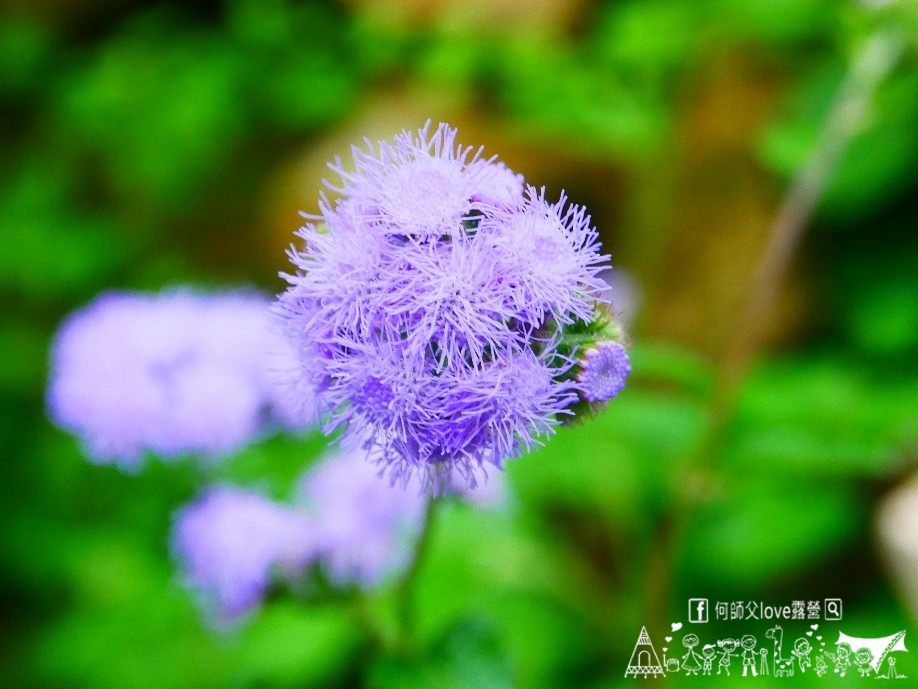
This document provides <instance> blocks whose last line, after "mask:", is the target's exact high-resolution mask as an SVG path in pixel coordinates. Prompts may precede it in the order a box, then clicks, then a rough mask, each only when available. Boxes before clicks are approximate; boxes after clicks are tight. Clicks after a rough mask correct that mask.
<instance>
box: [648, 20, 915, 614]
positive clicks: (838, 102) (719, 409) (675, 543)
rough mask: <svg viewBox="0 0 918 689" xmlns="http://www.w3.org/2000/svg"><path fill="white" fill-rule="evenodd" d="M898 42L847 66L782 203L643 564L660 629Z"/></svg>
mask: <svg viewBox="0 0 918 689" xmlns="http://www.w3.org/2000/svg"><path fill="white" fill-rule="evenodd" d="M903 48H904V40H903V37H902V35H901V33H900V32H899V31H898V30H896V29H895V28H894V27H881V28H879V29H877V30H876V31H875V32H874V33H873V35H872V36H871V37H870V38H869V39H868V41H867V42H866V44H865V45H864V47H863V48H862V50H861V51H860V53H859V54H858V55H857V57H856V59H855V60H854V61H853V62H852V64H851V68H850V69H849V71H848V73H847V75H846V77H845V79H844V81H843V82H842V84H841V87H840V88H839V92H838V95H837V96H836V98H835V100H834V102H833V104H832V107H831V108H830V110H829V114H828V116H827V118H826V120H825V123H824V124H823V127H822V130H821V131H820V134H819V137H818V139H817V141H816V144H815V146H814V148H813V151H812V152H811V154H810V156H809V158H808V159H807V160H806V162H805V163H804V164H803V166H802V167H801V169H800V170H799V172H798V173H797V175H796V177H795V178H794V181H793V183H792V184H791V186H790V188H789V189H788V191H787V193H786V195H785V197H784V199H783V201H782V202H781V204H780V206H779V209H778V211H777V214H776V216H775V219H774V222H773V223H772V226H771V229H770V230H769V233H768V239H767V242H766V244H765V247H764V249H763V251H762V254H761V257H760V259H759V262H758V265H757V267H756V270H755V273H754V274H753V277H752V280H751V282H750V285H749V292H748V296H747V299H746V302H745V305H744V308H743V309H742V311H741V314H740V318H739V321H738V324H737V327H736V329H735V331H734V332H733V336H732V337H731V339H730V341H729V342H728V344H727V347H726V349H725V354H724V359H723V364H722V366H720V367H719V368H718V370H717V373H716V376H715V381H714V391H713V394H712V397H711V401H710V405H709V415H708V421H707V425H706V428H705V430H704V433H703V436H702V438H701V441H700V443H699V444H698V446H697V447H696V448H695V449H694V451H693V452H692V453H691V456H690V457H689V458H688V459H687V461H686V462H685V464H684V467H685V468H684V472H685V473H684V475H683V480H681V481H679V484H678V489H677V491H676V494H675V496H674V501H673V505H672V508H671V509H670V511H669V513H668V514H667V516H666V517H665V518H664V519H663V521H662V522H661V524H660V527H659V534H658V547H657V548H656V549H654V554H653V555H652V556H651V561H650V563H649V572H648V582H647V608H648V614H649V618H650V619H651V620H652V621H653V622H654V623H656V624H660V625H663V624H665V620H666V616H667V615H668V611H669V609H670V605H669V604H670V602H671V600H670V599H671V596H672V593H673V588H672V583H673V582H672V580H673V578H674V575H675V571H676V569H677V564H678V560H679V558H680V557H681V551H682V544H683V542H684V538H685V533H686V531H687V527H688V523H689V521H690V519H691V517H692V515H693V514H694V512H695V510H696V509H697V507H698V506H699V504H700V503H701V501H702V500H703V499H704V496H705V495H706V494H707V493H708V492H709V491H708V490H707V489H708V488H709V487H710V482H711V480H712V479H711V474H713V472H714V471H715V470H716V469H717V461H718V458H719V456H720V454H721V449H722V444H723V438H724V434H725V431H726V429H727V427H728V425H729V422H730V420H731V419H732V418H733V415H734V413H735V409H736V401H737V396H738V392H739V390H740V387H741V385H742V382H743V380H744V378H745V376H746V373H747V371H748V368H749V365H750V363H751V361H752V359H753V357H754V355H755V353H756V351H757V349H758V347H759V345H760V341H761V335H762V332H763V330H764V328H765V326H766V325H767V324H768V322H769V321H770V319H771V317H772V315H773V313H774V308H775V301H776V299H777V296H778V292H779V289H780V287H781V285H782V283H783V281H784V278H785V275H786V274H787V270H788V267H789V265H790V263H791V261H792V259H793V257H794V254H795V253H796V251H797V248H798V246H799V244H800V240H801V237H802V236H803V232H804V231H805V229H806V227H807V226H808V225H809V223H810V220H811V218H812V216H813V213H814V211H815V210H816V207H817V205H818V203H819V200H820V198H821V197H822V194H823V193H824V191H825V189H826V187H827V186H828V184H829V183H830V182H831V180H832V175H833V173H834V171H835V169H836V167H837V166H838V163H839V161H840V160H841V158H842V156H843V155H844V152H845V150H846V149H847V147H848V144H849V143H850V141H851V139H852V138H853V136H854V135H855V134H856V133H857V131H858V128H859V127H860V126H861V124H862V122H863V120H864V118H865V116H866V115H867V112H868V109H869V106H870V102H871V100H872V99H873V96H874V94H875V92H876V90H877V87H878V86H879V85H880V84H881V83H882V81H883V79H884V78H885V77H886V76H887V75H888V74H889V72H890V71H891V70H892V68H893V67H894V66H895V64H896V62H897V61H898V59H899V57H900V55H901V54H902V50H903Z"/></svg>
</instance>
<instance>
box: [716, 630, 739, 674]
mask: <svg viewBox="0 0 918 689" xmlns="http://www.w3.org/2000/svg"><path fill="white" fill-rule="evenodd" d="M717 645H718V646H720V650H721V652H722V654H721V656H720V661H718V663H717V674H718V675H719V674H720V672H721V670H726V671H727V676H728V677H729V675H730V659H731V658H732V657H733V654H734V653H736V649H737V648H739V641H737V640H736V639H721V640H720V641H718V642H717Z"/></svg>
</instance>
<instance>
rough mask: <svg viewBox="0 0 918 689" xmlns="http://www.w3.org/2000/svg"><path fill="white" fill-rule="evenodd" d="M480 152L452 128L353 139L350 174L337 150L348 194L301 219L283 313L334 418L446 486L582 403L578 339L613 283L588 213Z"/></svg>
mask: <svg viewBox="0 0 918 689" xmlns="http://www.w3.org/2000/svg"><path fill="white" fill-rule="evenodd" d="M480 153H481V151H480V150H479V151H477V152H473V151H472V150H471V149H469V148H463V147H462V146H459V145H458V144H457V143H456V131H455V130H454V129H450V128H449V127H448V126H447V125H445V124H441V125H440V126H439V127H438V128H437V129H436V130H435V131H434V132H432V133H431V132H430V129H429V125H428V126H426V127H424V128H423V129H421V130H420V132H419V133H418V134H417V135H413V134H411V133H409V132H403V133H402V134H401V135H399V136H397V137H396V138H395V140H394V142H393V143H391V144H390V143H385V142H381V143H380V144H379V146H378V149H374V147H373V146H372V145H371V144H370V143H369V142H367V149H366V150H362V149H359V148H354V149H353V157H354V166H353V170H352V171H351V170H348V169H345V166H344V165H343V164H342V163H341V162H340V161H336V162H335V164H334V165H333V166H332V169H333V170H335V171H336V172H338V174H339V175H340V177H341V183H340V185H338V186H332V185H329V188H330V189H331V190H332V191H334V192H336V193H337V194H338V198H337V199H336V200H335V201H334V202H332V201H330V200H328V199H327V198H325V197H324V196H323V198H322V201H321V203H320V207H321V211H322V215H321V217H319V218H316V220H320V221H321V222H320V223H319V224H317V225H312V224H311V225H307V226H306V227H304V228H302V229H301V231H300V233H299V236H300V237H302V238H303V240H304V241H305V247H304V248H303V249H302V250H301V251H295V250H292V251H291V253H290V257H291V260H292V262H293V264H294V265H295V267H296V268H297V273H296V274H295V275H285V277H286V279H287V280H288V281H289V283H290V286H289V287H288V289H287V290H286V292H284V293H283V294H282V295H281V296H280V297H279V302H278V307H277V311H278V313H279V314H280V316H281V318H282V320H283V323H284V327H285V330H286V332H287V334H288V336H289V338H290V340H291V342H292V343H293V345H294V347H295V348H296V350H297V352H298V353H299V359H300V361H301V363H302V366H301V369H300V379H301V380H302V381H304V384H305V385H306V386H307V387H309V388H311V389H315V390H317V391H318V404H319V406H320V409H321V411H322V412H323V413H324V414H325V419H326V424H325V430H326V431H327V432H330V431H332V430H333V429H335V428H339V427H341V428H344V430H345V432H346V434H347V435H350V436H359V438H360V439H361V440H362V441H363V443H364V446H365V447H366V448H367V449H368V450H369V451H370V452H371V454H373V455H374V456H376V457H378V458H380V461H381V462H382V463H383V464H384V468H385V469H386V470H388V471H389V472H390V474H391V476H392V477H393V478H395V479H401V480H403V481H409V480H410V477H411V476H412V475H414V474H417V475H418V476H419V477H420V479H421V481H422V482H423V483H425V484H433V486H434V488H435V489H438V488H440V487H441V486H442V485H443V482H444V478H445V477H446V476H448V475H452V474H453V473H454V472H458V473H459V474H461V475H462V476H463V477H464V478H465V479H466V480H467V481H468V482H470V483H471V484H474V483H475V475H476V473H479V472H482V471H483V464H485V463H491V464H494V465H496V466H500V465H501V463H502V462H503V460H505V459H507V458H510V457H515V456H518V455H519V454H521V453H522V452H523V451H525V450H528V449H529V448H530V447H531V446H532V445H534V444H537V443H539V442H540V438H542V437H544V436H545V435H547V434H549V433H551V432H552V430H553V428H554V426H555V425H556V424H557V423H558V422H559V419H560V418H561V417H562V416H563V415H565V414H569V413H571V409H570V408H571V407H572V406H573V405H574V404H575V403H576V402H577V399H578V397H577V394H576V391H575V390H576V383H575V381H574V380H573V372H572V370H573V367H574V365H575V363H576V360H575V357H576V346H567V345H565V335H566V332H567V329H568V328H572V327H578V328H581V329H582V326H583V325H584V324H590V323H592V322H594V321H596V320H597V318H599V316H600V310H599V309H598V303H599V302H601V301H602V291H603V289H604V288H605V284H604V283H603V281H602V280H601V279H599V277H598V273H599V272H600V271H601V270H603V269H604V268H605V267H607V265H608V264H607V258H606V257H605V256H603V255H601V254H600V253H599V243H598V236H597V233H596V230H595V229H594V228H593V227H592V225H591V221H590V217H589V216H588V215H587V214H586V212H585V211H584V209H582V208H580V207H578V206H572V205H569V204H568V203H567V201H566V199H565V197H564V196H563V195H562V198H561V200H560V201H559V202H558V203H550V202H548V201H547V200H546V198H545V193H544V190H542V191H539V190H537V189H535V188H533V187H525V188H524V186H523V181H522V178H521V177H520V176H519V175H516V174H515V173H513V172H512V171H510V170H509V169H508V168H506V166H504V165H503V164H501V163H497V162H495V161H494V160H493V159H482V158H480ZM581 341H582V338H581V339H580V340H578V343H579V342H581ZM367 429H369V430H367Z"/></svg>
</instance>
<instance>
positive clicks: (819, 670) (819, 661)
mask: <svg viewBox="0 0 918 689" xmlns="http://www.w3.org/2000/svg"><path fill="white" fill-rule="evenodd" d="M815 662H816V664H815V665H814V666H813V669H814V670H816V674H817V675H818V676H820V677H822V676H823V675H824V674H826V671H827V670H828V669H829V667H828V666H827V665H826V657H825V656H821V655H820V656H816V661H815Z"/></svg>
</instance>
